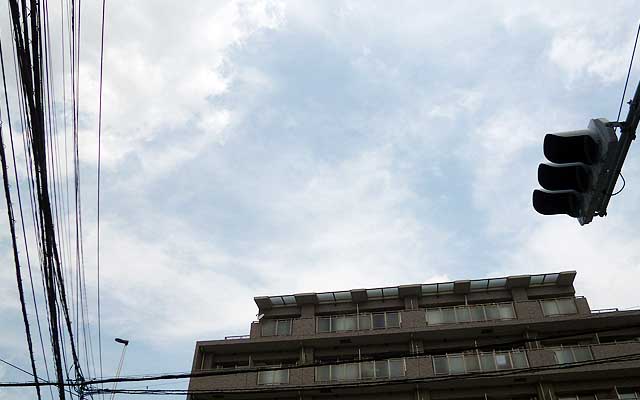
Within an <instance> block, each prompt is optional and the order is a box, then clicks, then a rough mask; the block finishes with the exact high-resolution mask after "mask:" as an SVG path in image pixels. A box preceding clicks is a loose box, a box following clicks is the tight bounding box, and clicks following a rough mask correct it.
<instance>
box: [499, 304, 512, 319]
mask: <svg viewBox="0 0 640 400" xmlns="http://www.w3.org/2000/svg"><path fill="white" fill-rule="evenodd" d="M498 309H499V311H500V319H513V318H515V317H516V315H515V312H513V304H499V305H498Z"/></svg>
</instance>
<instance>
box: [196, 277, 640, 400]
mask: <svg viewBox="0 0 640 400" xmlns="http://www.w3.org/2000/svg"><path fill="white" fill-rule="evenodd" d="M575 276H576V272H575V271H565V272H558V273H548V274H538V275H518V276H508V277H502V278H490V279H479V280H463V281H455V282H445V283H431V284H416V285H402V286H394V287H384V288H375V289H353V290H347V291H337V292H326V293H298V294H293V295H282V296H266V297H256V298H255V302H256V305H257V306H258V312H259V314H258V315H259V318H258V321H255V322H252V323H251V330H250V334H249V335H247V336H242V337H237V336H231V337H227V338H226V339H225V340H212V341H198V342H197V343H196V349H195V354H194V358H193V373H195V374H199V376H198V377H194V378H192V379H191V380H190V383H189V390H190V392H191V393H192V394H191V395H190V397H189V398H191V399H194V400H195V399H197V400H201V399H218V398H225V399H299V400H300V399H304V400H308V399H353V400H356V399H357V400H373V399H403V400H441V399H442V400H444V399H460V400H462V399H478V400H481V399H485V400H490V399H522V400H527V399H528V400H533V399H535V400H570V399H573V400H604V399H611V400H613V399H626V400H632V399H634V400H640V310H618V309H609V310H592V309H591V308H590V307H589V304H588V302H587V299H585V298H584V297H580V296H576V295H575V290H574V287H573V283H574V279H575ZM629 284H633V282H630V283H629Z"/></svg>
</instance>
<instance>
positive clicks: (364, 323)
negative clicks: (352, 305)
mask: <svg viewBox="0 0 640 400" xmlns="http://www.w3.org/2000/svg"><path fill="white" fill-rule="evenodd" d="M360 329H363V330H369V329H371V314H360Z"/></svg>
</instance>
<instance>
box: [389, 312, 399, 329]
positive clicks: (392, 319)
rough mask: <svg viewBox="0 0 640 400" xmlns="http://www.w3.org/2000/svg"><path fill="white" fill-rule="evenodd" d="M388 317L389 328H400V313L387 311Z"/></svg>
mask: <svg viewBox="0 0 640 400" xmlns="http://www.w3.org/2000/svg"><path fill="white" fill-rule="evenodd" d="M385 315H386V317H387V328H400V314H399V313H397V312H388V313H385Z"/></svg>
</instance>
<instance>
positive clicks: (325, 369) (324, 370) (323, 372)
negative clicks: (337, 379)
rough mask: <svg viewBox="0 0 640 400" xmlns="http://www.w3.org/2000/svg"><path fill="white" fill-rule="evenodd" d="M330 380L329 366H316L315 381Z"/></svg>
mask: <svg viewBox="0 0 640 400" xmlns="http://www.w3.org/2000/svg"><path fill="white" fill-rule="evenodd" d="M330 380H331V366H330V365H321V366H319V367H316V382H328V381H330Z"/></svg>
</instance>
